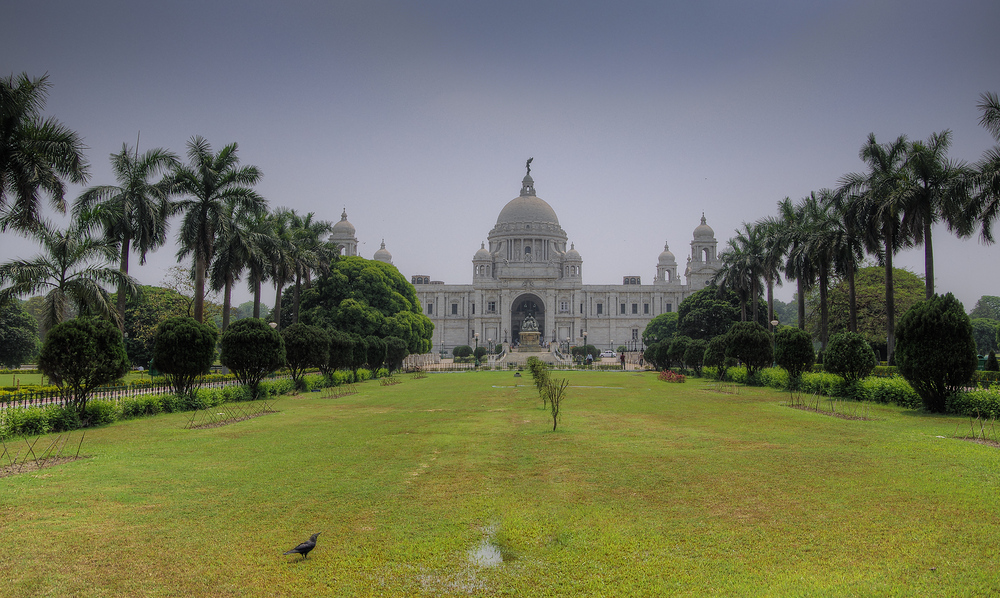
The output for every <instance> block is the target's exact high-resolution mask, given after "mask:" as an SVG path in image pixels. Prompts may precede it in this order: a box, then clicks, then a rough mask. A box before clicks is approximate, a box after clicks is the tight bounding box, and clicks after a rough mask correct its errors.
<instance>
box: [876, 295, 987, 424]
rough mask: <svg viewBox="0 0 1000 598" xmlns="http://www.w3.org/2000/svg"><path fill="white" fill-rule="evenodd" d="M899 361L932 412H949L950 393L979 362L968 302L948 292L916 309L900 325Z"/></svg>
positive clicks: (897, 355)
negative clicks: (963, 303) (963, 301)
mask: <svg viewBox="0 0 1000 598" xmlns="http://www.w3.org/2000/svg"><path fill="white" fill-rule="evenodd" d="M896 365H897V366H898V367H899V373H900V374H902V375H903V377H904V378H906V380H907V382H909V383H910V386H912V387H913V390H915V391H917V394H919V395H920V398H921V399H922V400H923V402H924V408H925V409H927V410H928V411H930V412H932V413H943V412H944V411H945V409H946V407H947V402H948V397H949V396H951V395H952V394H954V393H955V392H956V391H958V390H959V389H961V388H962V387H963V386H964V385H965V384H966V383H968V382H969V380H970V379H971V378H972V374H973V373H974V372H975V371H976V368H977V367H978V366H979V360H978V358H977V357H976V342H975V341H974V340H973V338H972V323H971V321H970V320H969V316H968V315H966V313H965V308H964V307H963V306H962V302H961V301H959V300H958V299H956V298H955V296H954V295H952V294H951V293H948V294H946V295H944V296H942V295H935V296H934V297H931V298H930V299H927V300H925V301H920V302H918V303H917V304H916V305H914V306H913V307H911V308H910V310H909V311H907V312H906V313H905V314H903V317H902V318H900V320H899V323H897V324H896Z"/></svg>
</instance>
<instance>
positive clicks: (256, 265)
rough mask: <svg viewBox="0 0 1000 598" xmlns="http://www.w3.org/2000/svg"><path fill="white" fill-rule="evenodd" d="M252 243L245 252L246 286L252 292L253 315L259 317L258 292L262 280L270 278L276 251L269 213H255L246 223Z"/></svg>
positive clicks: (276, 244) (276, 245)
mask: <svg viewBox="0 0 1000 598" xmlns="http://www.w3.org/2000/svg"><path fill="white" fill-rule="evenodd" d="M246 225H247V228H248V229H249V231H250V233H251V234H252V238H253V239H254V244H253V246H252V247H251V251H250V252H249V253H248V254H247V256H246V257H247V260H246V268H247V288H248V289H249V290H250V291H251V292H252V293H253V317H255V318H259V317H260V292H261V286H262V285H263V283H264V281H265V280H267V279H268V278H270V269H271V263H272V261H273V260H274V259H276V257H275V256H276V255H277V252H278V238H277V236H276V235H275V231H274V224H273V220H272V216H271V214H259V215H255V216H253V217H252V218H250V219H249V220H248V222H247V223H246Z"/></svg>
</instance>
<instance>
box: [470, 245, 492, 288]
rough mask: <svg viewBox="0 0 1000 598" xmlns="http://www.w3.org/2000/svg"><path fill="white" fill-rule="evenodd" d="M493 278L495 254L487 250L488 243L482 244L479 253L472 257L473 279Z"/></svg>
mask: <svg viewBox="0 0 1000 598" xmlns="http://www.w3.org/2000/svg"><path fill="white" fill-rule="evenodd" d="M489 278H493V254H491V253H490V251H489V250H488V249H486V243H481V244H480V246H479V251H477V252H476V255H474V256H472V279H473V280H474V281H475V280H483V279H489Z"/></svg>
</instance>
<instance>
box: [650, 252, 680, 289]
mask: <svg viewBox="0 0 1000 598" xmlns="http://www.w3.org/2000/svg"><path fill="white" fill-rule="evenodd" d="M653 283H654V284H657V285H671V286H680V284H681V281H680V278H678V277H677V259H676V258H675V257H674V254H673V252H671V251H670V245H669V244H668V243H664V244H663V251H662V252H661V253H660V256H659V257H658V258H657V260H656V279H655V280H654V281H653Z"/></svg>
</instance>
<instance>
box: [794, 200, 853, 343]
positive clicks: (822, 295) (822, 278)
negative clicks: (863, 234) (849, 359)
mask: <svg viewBox="0 0 1000 598" xmlns="http://www.w3.org/2000/svg"><path fill="white" fill-rule="evenodd" d="M833 196H834V193H833V191H831V190H829V189H821V190H820V192H819V196H818V197H817V195H816V194H815V193H812V194H810V196H809V200H808V201H806V202H805V204H804V206H805V208H806V214H807V216H806V218H807V221H808V225H807V232H806V236H805V238H804V243H803V244H802V245H801V247H802V249H803V251H804V253H805V255H806V258H807V259H809V260H810V261H811V262H812V267H813V268H814V269H815V271H816V278H817V279H818V281H819V310H820V327H819V342H820V350H821V351H825V350H826V343H827V340H828V339H829V336H830V335H829V330H830V304H829V289H830V278H831V276H832V275H833V273H834V271H835V269H836V267H837V264H838V258H840V257H842V256H843V253H844V251H845V250H844V247H845V245H846V244H847V243H848V240H847V238H846V237H847V229H846V227H845V226H844V225H843V222H842V221H841V220H840V219H839V218H838V217H837V213H836V211H834V210H830V209H828V206H830V205H831V203H832V197H833Z"/></svg>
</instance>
